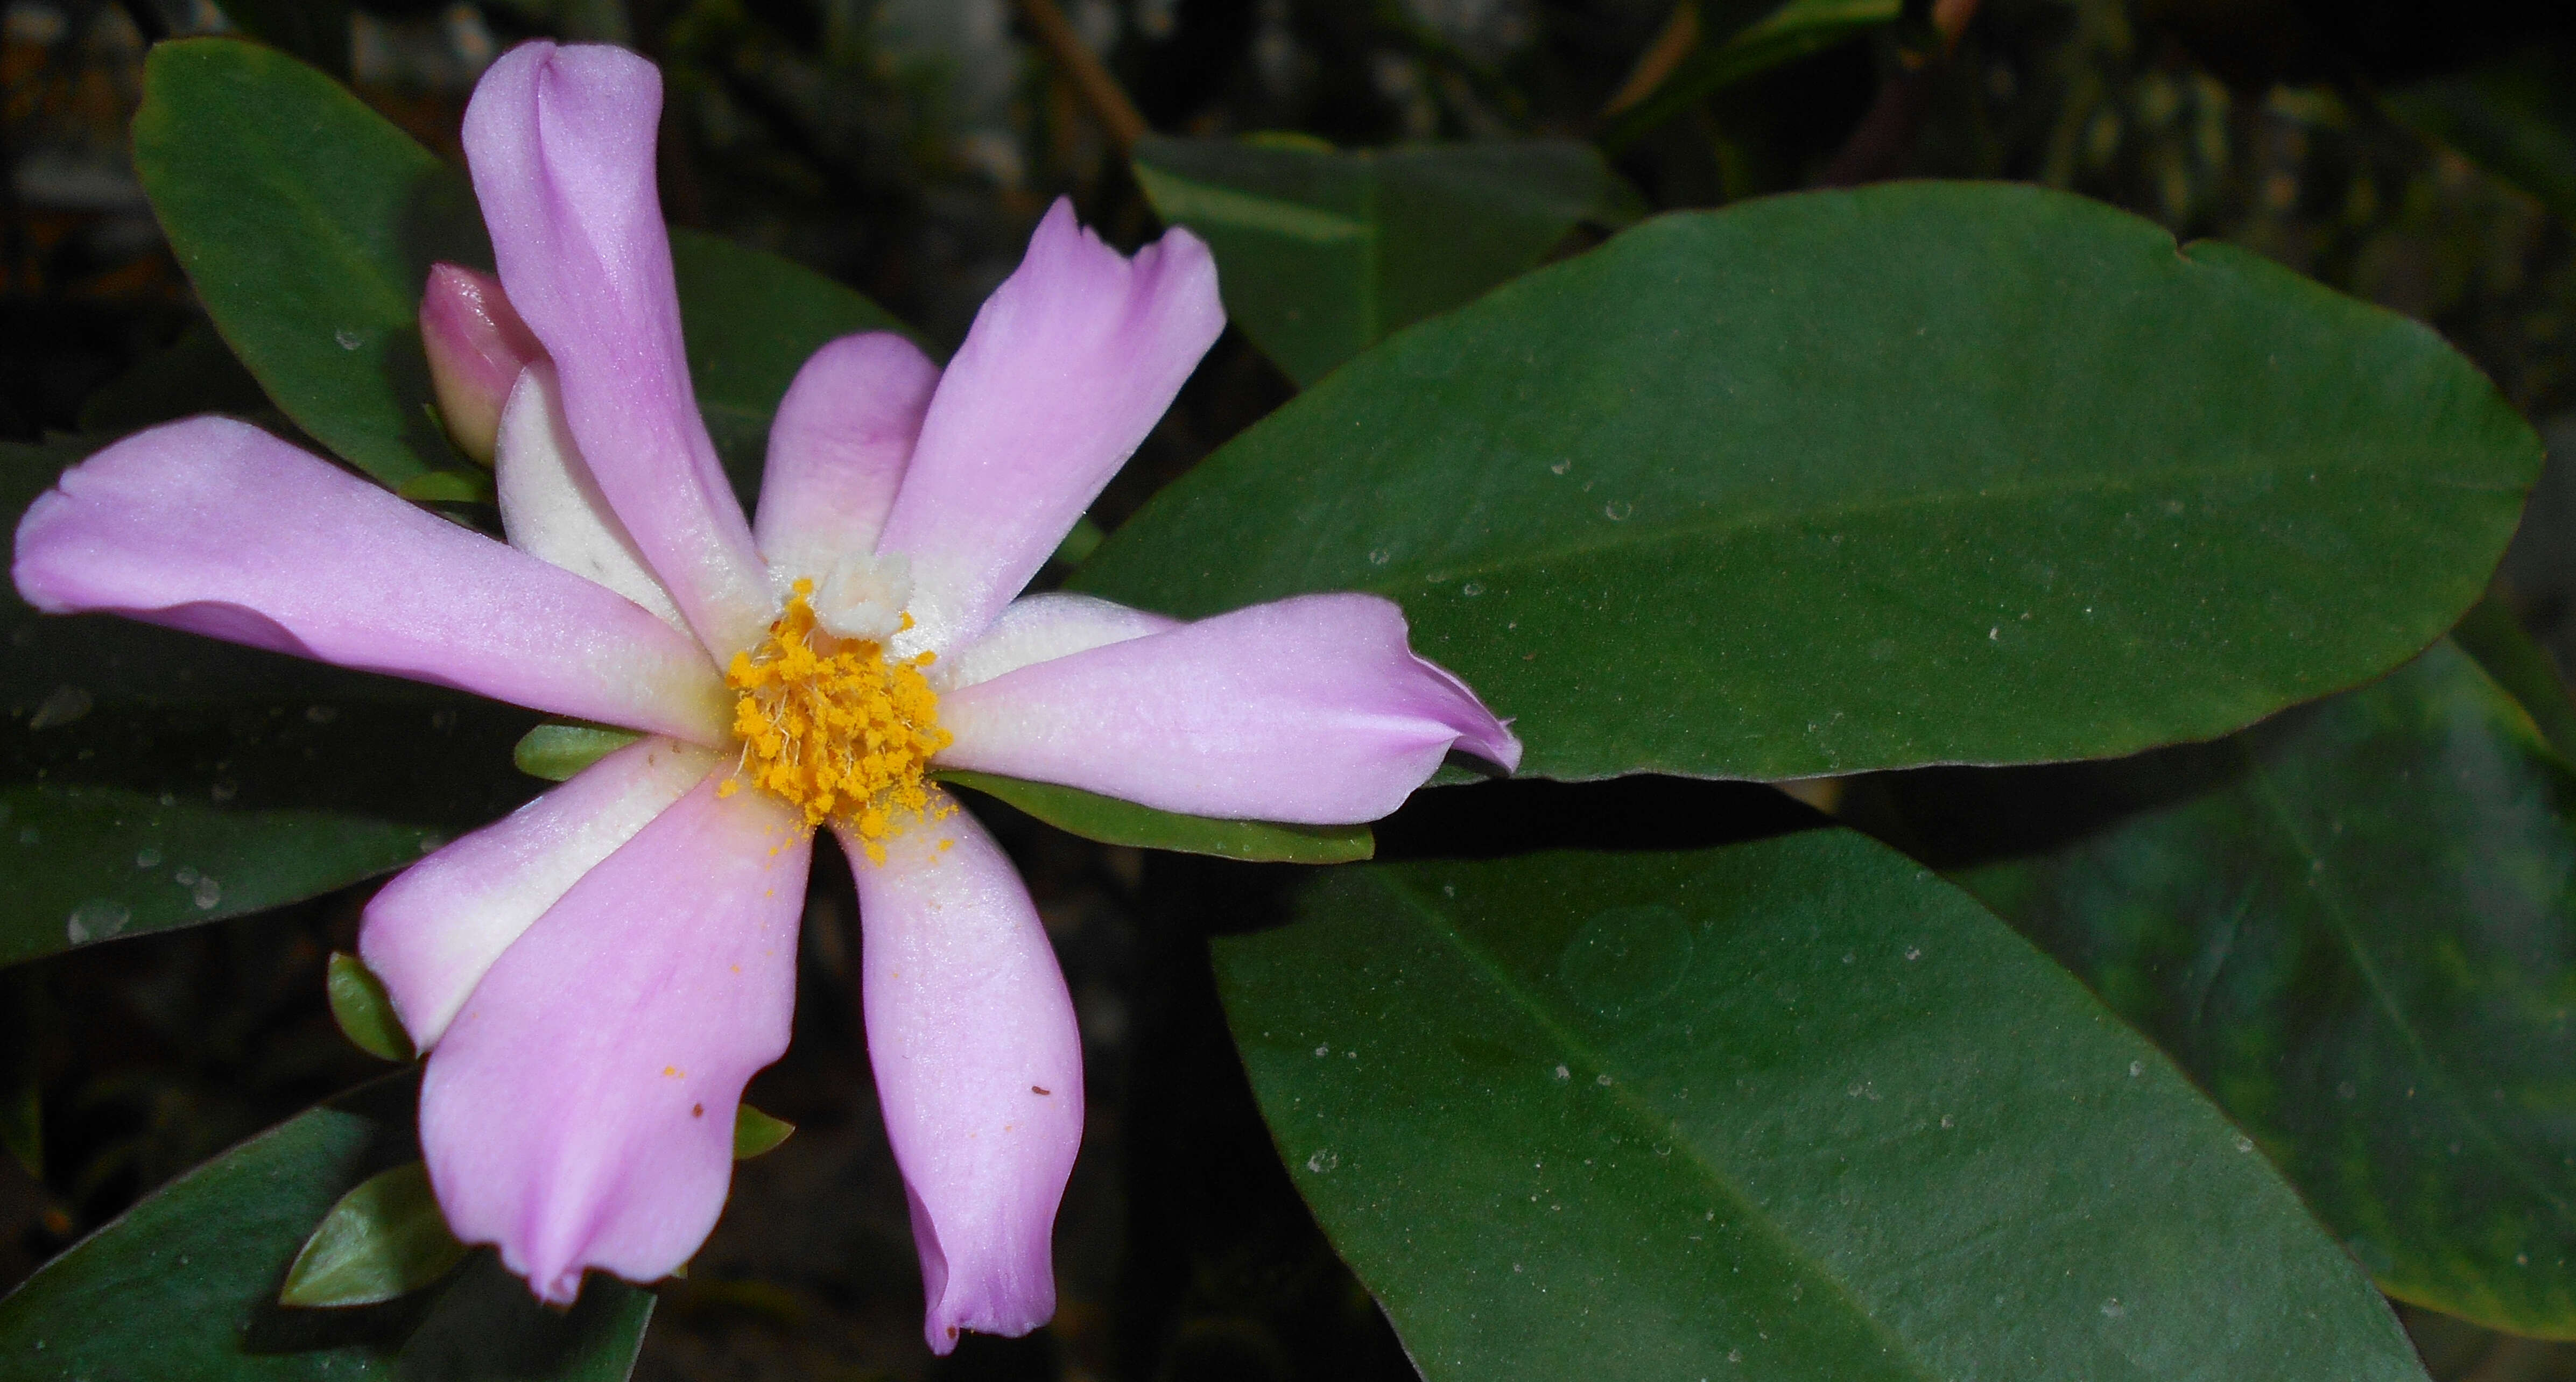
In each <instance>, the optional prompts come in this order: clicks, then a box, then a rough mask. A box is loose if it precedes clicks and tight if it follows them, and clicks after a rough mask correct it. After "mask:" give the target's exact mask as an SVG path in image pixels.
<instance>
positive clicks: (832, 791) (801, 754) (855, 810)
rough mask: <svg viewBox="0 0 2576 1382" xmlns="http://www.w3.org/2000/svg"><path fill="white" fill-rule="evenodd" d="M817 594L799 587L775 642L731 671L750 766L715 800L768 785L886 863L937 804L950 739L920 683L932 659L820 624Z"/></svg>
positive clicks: (741, 657)
mask: <svg viewBox="0 0 2576 1382" xmlns="http://www.w3.org/2000/svg"><path fill="white" fill-rule="evenodd" d="M813 594H814V583H813V582H812V581H810V580H800V581H798V582H797V583H796V585H795V591H794V593H793V594H791V595H789V596H788V597H787V608H786V609H785V610H783V611H781V612H780V614H779V616H778V619H777V622H775V623H773V624H771V625H770V626H769V636H768V637H766V638H763V639H762V640H761V641H760V646H758V647H756V648H753V649H751V650H750V651H748V652H740V653H736V654H734V657H733V666H732V667H730V668H728V669H727V670H726V672H725V684H726V685H728V686H731V687H732V688H733V689H734V692H735V700H734V713H733V730H734V733H736V734H739V735H741V736H742V766H741V768H740V769H739V770H738V771H737V773H736V776H735V777H734V778H733V780H732V781H729V782H727V783H725V784H724V786H722V787H721V788H718V789H717V791H718V792H719V794H720V795H725V796H731V795H732V794H733V793H734V792H735V791H736V790H737V789H738V788H740V787H741V785H742V783H743V782H744V781H745V780H746V779H747V780H749V781H750V782H751V783H752V784H753V785H754V786H758V787H765V788H767V789H769V790H770V791H772V792H775V793H777V794H778V795H779V796H781V797H783V798H785V799H786V800H787V802H788V803H789V804H790V805H792V806H795V807H797V808H799V809H801V810H803V811H804V813H805V822H806V824H808V825H817V826H819V825H821V824H823V823H824V822H825V821H833V822H837V823H839V824H840V825H842V826H843V827H844V828H846V829H847V830H848V831H849V832H850V834H851V836H852V837H853V838H855V839H857V840H858V841H859V842H860V845H861V847H862V848H864V849H865V850H866V851H867V855H868V858H869V859H870V860H871V861H873V862H876V863H880V864H881V863H884V862H885V844H884V841H885V839H886V837H888V836H890V835H893V834H894V833H896V832H897V831H899V830H901V829H902V827H903V825H904V823H905V822H907V821H908V820H910V819H912V818H913V817H916V816H919V815H920V814H921V813H922V811H923V810H924V809H925V808H927V807H928V806H929V804H930V788H929V785H928V783H927V780H926V779H927V775H928V773H929V771H930V758H931V755H933V754H935V753H937V752H939V751H940V750H941V749H944V748H946V747H948V745H949V743H950V741H951V738H952V736H951V735H950V734H949V733H948V731H946V730H944V729H941V728H940V727H939V696H938V694H937V693H936V692H933V691H932V690H931V689H930V682H929V681H928V679H926V678H924V677H923V676H922V674H921V669H922V668H924V667H927V666H929V665H930V661H931V654H929V653H923V654H921V655H920V656H918V657H914V658H910V659H907V660H905V661H901V662H896V661H890V660H888V658H887V657H886V655H885V645H884V644H882V643H880V642H877V641H875V640H873V639H867V638H843V637H839V636H837V635H835V634H834V633H832V631H831V630H829V629H828V628H824V627H822V626H821V625H819V624H818V623H817V622H816V619H815V614H814V606H813ZM901 627H902V628H910V627H912V618H911V616H909V615H904V616H902V622H901Z"/></svg>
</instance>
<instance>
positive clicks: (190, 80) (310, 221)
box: [134, 38, 491, 485]
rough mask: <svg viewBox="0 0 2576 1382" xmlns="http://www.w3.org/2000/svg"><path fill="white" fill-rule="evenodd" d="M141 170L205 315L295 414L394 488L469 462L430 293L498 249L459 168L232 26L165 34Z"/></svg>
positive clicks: (156, 51)
mask: <svg viewBox="0 0 2576 1382" xmlns="http://www.w3.org/2000/svg"><path fill="white" fill-rule="evenodd" d="M134 166H135V171H136V172H137V173H138V174H140V175H141V177H142V179H143V186H144V190H145V191H147V192H148V193H150V194H151V197H152V208H153V210H154V212H155V213H157V214H158V215H159V216H160V218H161V226H162V229H163V230H164V231H165V232H167V233H168V235H169V237H170V245H171V248H172V249H173V250H175V251H176V252H177V253H178V256H179V262H180V263H181V264H182V265H183V266H185V267H186V269H187V270H188V277H189V280H190V282H192V283H194V284H195V285H196V289H197V297H198V300H199V301H200V302H202V303H203V304H204V305H205V308H206V312H207V315H209V316H211V317H212V318H213V319H214V322H215V326H216V328H217V329H218V330H220V331H221V332H222V333H223V337H224V339H225V341H227V342H228V343H230V344H231V346H232V348H233V351H234V353H235V354H237V355H239V356H240V357H241V360H242V363H243V364H245V365H248V366H249V367H250V372H251V373H252V374H253V375H254V376H256V377H257V378H258V380H259V382H260V384H261V385H262V386H263V387H265V388H266V389H267V390H268V394H269V397H271V398H273V399H275V400H276V401H277V405H278V406H279V407H280V408H283V409H285V410H286V413H287V415H288V416H290V417H292V418H294V419H295V421H296V424H297V425H298V426H301V427H302V428H304V430H306V431H308V432H310V433H312V434H313V436H314V437H315V438H316V439H318V440H319V441H321V442H322V443H323V444H324V445H326V446H328V447H330V448H331V449H332V450H334V451H336V452H338V453H339V454H340V455H342V456H344V457H347V458H348V460H349V461H350V462H351V463H353V464H355V465H356V466H357V467H358V468H360V469H361V470H364V471H366V472H367V473H368V474H370V475H373V476H375V477H376V478H377V479H379V480H382V481H384V482H385V483H387V484H390V485H399V484H402V483H403V482H405V481H408V480H412V479H414V478H416V477H417V476H419V475H421V474H422V473H424V472H426V471H430V470H438V469H445V468H450V467H454V466H458V465H463V464H465V462H464V461H463V460H462V458H460V457H459V456H458V455H457V454H456V452H455V449H454V448H453V447H451V446H449V445H448V442H447V439H446V437H445V436H444V434H442V433H441V432H440V431H439V426H438V422H437V419H436V416H435V415H434V413H432V412H431V410H430V404H431V395H430V388H429V366H428V362H427V360H426V358H425V357H424V356H423V355H422V353H421V344H420V329H419V309H420V289H421V284H422V282H423V281H424V280H425V278H426V277H427V275H428V272H429V265H430V264H431V263H432V262H433V261H436V260H440V259H447V260H454V261H457V262H460V263H467V264H480V265H483V266H486V267H488V266H489V265H490V263H491V251H490V249H489V247H488V246H487V245H486V244H485V242H484V239H483V227H482V223H481V221H480V220H479V218H478V217H477V216H476V214H475V209H474V198H473V193H472V191H471V189H469V188H468V187H467V186H466V183H465V179H464V177H463V175H462V174H461V173H459V172H458V171H457V170H455V169H453V168H451V167H449V166H448V165H446V164H444V163H441V162H440V161H439V160H438V159H437V158H435V157H434V156H432V155H431V154H430V152H429V151H428V150H426V149H423V148H422V147H420V145H419V144H417V143H415V142H413V140H412V139H411V138H410V136H408V135H405V134H404V133H403V132H402V131H400V130H398V129H396V128H395V127H394V126H393V125H392V124H390V123H388V122H387V121H386V120H385V119H384V118H383V117H381V116H379V115H377V114H376V113H375V112H373V111H371V110H369V109H367V107H366V106H365V105H364V104H363V103H361V102H360V101H359V100H358V98H357V97H355V96H353V95H351V94H350V93H349V91H348V89H347V88H345V87H343V86H341V85H340V84H339V83H337V82H335V81H333V80H331V79H330V78H329V77H327V76H325V75H323V74H322V73H321V72H319V71H316V70H315V69H313V68H311V67H307V66H305V65H304V64H303V63H301V62H298V61H296V60H295V59H293V58H291V57H288V56H287V55H285V54H284V53H281V52H278V51H276V50H275V49H271V48H264V47H261V46H259V45H257V44H252V43H243V42H240V41H238V40H233V39H220V38H200V39H188V40H185V41H182V42H177V43H163V44H159V45H156V46H155V47H154V48H153V50H152V53H151V56H150V58H149V59H148V60H147V62H146V64H145V67H144V84H143V106H142V109H141V110H140V111H138V112H137V113H136V115H135V117H134Z"/></svg>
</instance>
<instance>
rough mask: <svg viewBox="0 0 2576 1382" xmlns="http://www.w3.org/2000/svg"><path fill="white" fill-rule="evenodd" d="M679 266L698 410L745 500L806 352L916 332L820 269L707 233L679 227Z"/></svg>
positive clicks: (675, 261)
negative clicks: (865, 337)
mask: <svg viewBox="0 0 2576 1382" xmlns="http://www.w3.org/2000/svg"><path fill="white" fill-rule="evenodd" d="M671 267H672V272H673V274H674V276H675V277H676V279H677V282H678V287H679V294H680V322H681V329H682V331H683V332H684V333H685V335H686V336H687V339H688V350H689V377H690V378H691V379H692V380H693V381H695V383H696V385H697V391H698V410H699V411H700V412H702V413H704V414H705V415H706V419H707V431H708V432H709V434H711V435H712V436H713V437H714V438H715V442H716V449H717V450H719V451H721V452H723V453H724V457H725V468H726V470H727V472H728V473H730V474H731V475H732V476H733V480H734V488H735V490H737V491H738V492H739V493H740V494H741V495H742V496H743V499H744V502H745V503H746V504H748V503H749V502H750V499H751V496H752V495H754V494H756V493H757V492H758V490H759V477H760V464H761V460H762V457H763V452H764V449H765V448H766V446H767V445H768V441H769V418H770V415H771V414H773V413H775V412H777V411H778V400H779V399H781V398H784V397H786V395H787V386H788V385H789V384H791V383H793V382H795V379H796V371H797V370H798V369H799V368H801V367H803V365H804V363H805V359H806V357H807V356H809V355H812V354H813V353H814V351H815V350H816V348H818V347H820V346H821V345H822V344H823V343H824V342H826V341H829V340H832V339H834V338H835V337H839V336H846V335H850V334H851V333H853V332H860V331H894V332H900V333H902V334H904V335H907V336H909V335H911V334H912V332H911V329H910V328H909V327H906V326H905V325H904V324H903V323H902V322H900V321H897V320H896V319H895V318H894V316H893V315H892V314H891V313H888V312H887V311H886V310H885V309H884V308H882V307H879V306H877V305H876V304H875V303H873V302H870V301H869V300H868V299H867V298H865V297H862V296H861V295H859V294H858V293H855V292H852V291H851V290H849V289H848V288H844V287H842V286H841V285H840V284H838V283H835V282H833V281H832V280H831V279H828V278H825V277H824V276H823V275H821V274H818V273H816V272H814V271H813V270H812V269H809V268H806V267H805V266H803V265H801V264H797V263H794V262H792V261H790V260H786V259H781V258H779V257H778V256H777V255H774V254H769V253H766V252H764V251H761V250H756V249H752V248H750V247H749V246H746V245H737V244H735V243H733V242H732V241H730V240H725V239H720V238H718V237H716V236H713V235H708V234H705V233H703V232H701V231H694V230H681V229H676V228H675V229H673V230H672V232H671ZM915 339H916V343H918V338H915Z"/></svg>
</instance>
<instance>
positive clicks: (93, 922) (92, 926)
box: [63, 897, 134, 945]
mask: <svg viewBox="0 0 2576 1382" xmlns="http://www.w3.org/2000/svg"><path fill="white" fill-rule="evenodd" d="M132 920H134V913H133V911H132V910H131V909H129V908H128V907H127V906H126V905H125V904H124V903H122V902H118V901H116V900H114V899H113V898H105V897H94V898H91V899H90V900H89V901H87V902H84V903H82V904H81V905H79V906H78V907H75V908H73V909H72V914H71V917H70V919H69V920H67V921H65V922H64V923H63V935H64V936H65V937H67V938H68V939H69V940H70V941H71V943H72V944H74V945H78V944H80V943H81V942H83V941H103V940H106V939H107V938H108V937H110V936H113V935H115V934H116V933H117V932H119V931H122V930H124V929H125V923H127V922H129V921H132Z"/></svg>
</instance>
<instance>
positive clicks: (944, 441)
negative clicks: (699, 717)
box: [877, 201, 1225, 653]
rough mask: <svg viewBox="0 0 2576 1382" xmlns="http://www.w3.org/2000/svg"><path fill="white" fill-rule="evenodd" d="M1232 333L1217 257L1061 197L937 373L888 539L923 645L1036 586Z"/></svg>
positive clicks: (976, 623)
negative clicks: (1143, 239) (904, 565)
mask: <svg viewBox="0 0 2576 1382" xmlns="http://www.w3.org/2000/svg"><path fill="white" fill-rule="evenodd" d="M1224 329H1225V309H1224V307H1223V306H1222V305H1220V304H1219V303H1218V301H1217V292H1216V261H1215V260H1213V259H1211V258H1210V257H1209V256H1208V251H1207V246H1205V245H1203V244H1200V243H1199V241H1198V240H1197V238H1196V237H1194V236H1192V235H1191V234H1190V233H1189V232H1188V231H1185V230H1174V231H1171V232H1169V233H1167V234H1166V235H1164V237H1163V238H1162V240H1161V241H1160V242H1159V243H1157V244H1152V245H1148V246H1146V247H1145V248H1144V249H1142V250H1139V251H1138V252H1137V254H1136V257H1135V259H1134V260H1133V261H1130V260H1128V259H1126V258H1124V257H1122V256H1120V255H1119V254H1118V252H1117V251H1115V250H1112V249H1110V248H1109V247H1108V246H1106V245H1103V244H1101V243H1100V240H1099V237H1097V236H1095V235H1093V234H1091V233H1090V232H1089V231H1086V230H1084V229H1082V228H1081V227H1080V226H1079V225H1077V224H1075V222H1074V219H1073V204H1072V203H1071V202H1070V201H1058V202H1057V203H1056V204H1055V209H1054V210H1052V211H1049V212H1048V213H1047V216H1046V219H1045V220H1044V221H1042V222H1041V223H1039V225H1038V229H1037V234H1036V236H1035V237H1033V238H1032V239H1031V240H1030V241H1029V252H1028V257H1027V258H1025V259H1023V260H1022V261H1021V263H1020V267H1019V269H1018V270H1017V271H1016V272H1014V273H1013V274H1012V275H1011V276H1010V278H1009V279H1007V280H1006V281H1004V282H1003V284H1002V286H1001V287H1000V288H998V289H995V290H994V292H993V295H992V296H991V297H990V298H987V299H985V301H984V306H983V309H982V310H981V311H979V312H977V313H976V314H975V325H974V327H973V329H972V330H970V331H968V332H967V335H966V344H965V345H964V346H962V347H960V348H959V349H958V351H957V358H956V359H954V360H952V361H950V362H949V365H948V371H947V373H945V374H943V375H941V376H940V380H939V391H938V392H937V393H936V394H935V395H933V396H932V398H931V400H930V411H929V413H928V415H927V416H925V417H924V418H923V420H922V424H921V440H920V442H919V444H917V445H916V446H915V447H914V448H913V453H912V466H911V468H910V469H909V470H907V471H906V472H905V473H904V479H903V489H902V490H901V492H900V493H898V494H897V495H896V496H895V501H894V510H893V512H892V513H890V514H888V515H887V517H886V526H885V533H884V535H883V536H881V537H880V538H879V539H878V540H877V546H878V550H880V551H884V552H899V553H902V554H903V555H905V556H907V557H909V558H911V560H912V577H913V592H914V594H913V605H912V613H913V617H914V618H915V619H916V620H918V621H919V626H918V628H917V629H916V630H915V633H914V636H913V638H912V639H911V640H910V641H911V642H912V643H913V644H915V645H917V646H919V647H922V648H928V649H931V650H933V651H937V652H943V653H944V652H946V651H947V650H948V649H950V648H952V647H955V646H957V645H958V644H960V643H963V642H965V641H966V640H967V639H969V638H972V637H974V636H975V634H977V633H978V632H981V631H982V629H983V627H984V625H985V624H986V623H988V622H990V621H991V620H992V618H993V616H994V615H996V614H998V613H1000V612H1001V609H1002V606H1003V605H1005V604H1007V603H1009V601H1010V599H1011V597H1012V596H1014V595H1017V594H1018V593H1019V592H1020V587H1022V586H1024V585H1026V584H1028V581H1029V578H1030V577H1031V576H1033V575H1035V574H1037V570H1038V568H1039V567H1040V566H1041V565H1043V564H1044V563H1045V562H1046V559H1047V556H1048V554H1049V553H1051V552H1053V551H1054V550H1055V548H1056V544H1057V543H1058V542H1060V541H1062V540H1063V538H1064V535H1065V533H1066V532H1068V531H1070V530H1071V529H1072V527H1073V523H1074V520H1075V519H1077V518H1080V517H1081V516H1082V511H1083V510H1084V509H1085V508H1087V507H1089V506H1090V503H1091V501H1092V499H1093V498H1094V497H1095V496H1097V495H1098V494H1099V493H1100V487H1101V486H1102V485H1105V484H1107V483H1108V482H1109V477H1110V476H1111V475H1114V474H1116V473H1117V470H1118V467H1119V466H1121V465H1123V464H1125V463H1126V461H1127V457H1128V456H1129V455H1130V454H1131V453H1133V452H1134V451H1135V449H1136V446H1137V443H1139V442H1141V441H1143V440H1144V439H1145V434H1146V433H1148V432H1150V431H1152V430H1153V428H1154V423H1155V422H1156V421H1157V420H1158V419H1160V418H1161V417H1162V415H1163V410H1164V409H1166V408H1168V407H1170V406H1171V402H1172V396H1173V395H1174V394H1177V393H1179V392H1180V388H1181V382H1182V381H1183V380H1185V379H1187V378H1189V376H1190V371H1191V370H1192V369H1194V368H1196V367H1197V365H1198V361H1199V357H1200V356H1201V355H1204V354H1206V353H1207V348H1208V347H1209V346H1210V345H1212V344H1214V343H1215V341H1216V338H1217V333H1219V332H1220V331H1222V330H1224Z"/></svg>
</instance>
